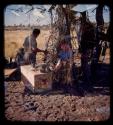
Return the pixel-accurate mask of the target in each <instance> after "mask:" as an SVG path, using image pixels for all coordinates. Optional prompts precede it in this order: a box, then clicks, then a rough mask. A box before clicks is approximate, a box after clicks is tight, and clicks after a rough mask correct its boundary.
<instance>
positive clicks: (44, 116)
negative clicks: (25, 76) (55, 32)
mask: <svg viewBox="0 0 113 125" xmlns="http://www.w3.org/2000/svg"><path fill="white" fill-rule="evenodd" d="M28 34H29V32H28V31H22V32H20V31H11V32H9V31H5V55H6V56H9V55H10V56H11V54H12V55H13V53H14V52H15V51H16V49H17V48H19V47H21V46H22V44H23V40H24V37H25V36H26V35H28ZM45 34H46V35H44V32H43V33H41V34H40V37H39V38H38V39H37V41H38V46H39V47H40V48H41V49H44V48H45V42H46V40H47V37H48V35H47V34H49V32H48V31H46V32H45ZM43 36H44V37H43ZM45 36H47V37H45ZM12 38H13V39H12ZM39 39H40V40H39ZM15 42H16V44H15ZM17 43H18V44H17ZM15 46H16V47H15ZM10 47H11V48H12V49H11V48H10ZM7 48H8V49H7ZM13 56H14V55H13ZM100 60H101V59H100ZM104 63H106V64H105V65H101V63H100V66H99V69H98V78H97V81H96V82H95V83H93V84H91V85H90V86H89V85H88V84H86V83H81V82H80V81H79V82H78V83H74V85H73V87H72V88H69V89H68V92H67V93H66V92H64V91H63V90H57V91H56V90H53V91H50V92H48V93H45V94H32V93H31V92H29V91H28V90H26V89H25V86H24V83H23V82H22V81H5V82H4V84H5V117H6V119H7V120H11V121H105V120H108V119H109V118H110V83H109V82H110V80H109V65H108V64H109V63H110V56H109V49H108V50H107V52H106V57H105V61H104Z"/></svg>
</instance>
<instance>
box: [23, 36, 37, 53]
mask: <svg viewBox="0 0 113 125" xmlns="http://www.w3.org/2000/svg"><path fill="white" fill-rule="evenodd" d="M23 46H24V50H25V52H32V48H33V49H36V48H37V42H36V38H35V37H34V36H33V35H30V36H27V37H26V38H25V41H24V44H23Z"/></svg>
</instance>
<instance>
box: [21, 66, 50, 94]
mask: <svg viewBox="0 0 113 125" xmlns="http://www.w3.org/2000/svg"><path fill="white" fill-rule="evenodd" d="M31 69H32V67H31V65H24V66H21V74H22V81H23V82H24V84H25V87H28V88H29V89H30V90H31V91H32V92H34V93H37V92H44V91H47V90H51V89H52V73H51V72H48V73H42V72H40V71H33V70H31Z"/></svg>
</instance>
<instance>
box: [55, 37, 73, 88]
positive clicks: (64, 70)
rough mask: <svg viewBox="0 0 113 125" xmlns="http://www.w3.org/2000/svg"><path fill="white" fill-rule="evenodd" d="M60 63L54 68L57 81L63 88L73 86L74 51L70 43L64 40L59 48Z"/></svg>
mask: <svg viewBox="0 0 113 125" xmlns="http://www.w3.org/2000/svg"><path fill="white" fill-rule="evenodd" d="M58 49H59V50H58V62H57V64H56V66H55V68H54V72H55V80H56V81H57V82H59V84H60V85H61V86H62V85H64V84H65V86H66V85H69V84H71V80H72V78H71V67H72V64H71V63H72V60H71V59H72V49H71V46H70V44H69V41H66V40H65V39H63V40H62V41H61V43H60V45H59V47H58Z"/></svg>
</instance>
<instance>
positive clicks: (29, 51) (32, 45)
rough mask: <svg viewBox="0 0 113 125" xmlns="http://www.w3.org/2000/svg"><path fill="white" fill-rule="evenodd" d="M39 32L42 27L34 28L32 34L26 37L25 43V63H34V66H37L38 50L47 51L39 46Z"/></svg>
mask: <svg viewBox="0 0 113 125" xmlns="http://www.w3.org/2000/svg"><path fill="white" fill-rule="evenodd" d="M39 34H40V29H34V30H33V32H32V34H31V35H30V36H27V37H26V38H25V41H24V43H23V46H24V51H25V54H24V60H25V64H33V67H35V64H36V53H37V52H44V53H46V51H44V50H40V49H38V48H37V41H36V38H37V37H38V36H39Z"/></svg>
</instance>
